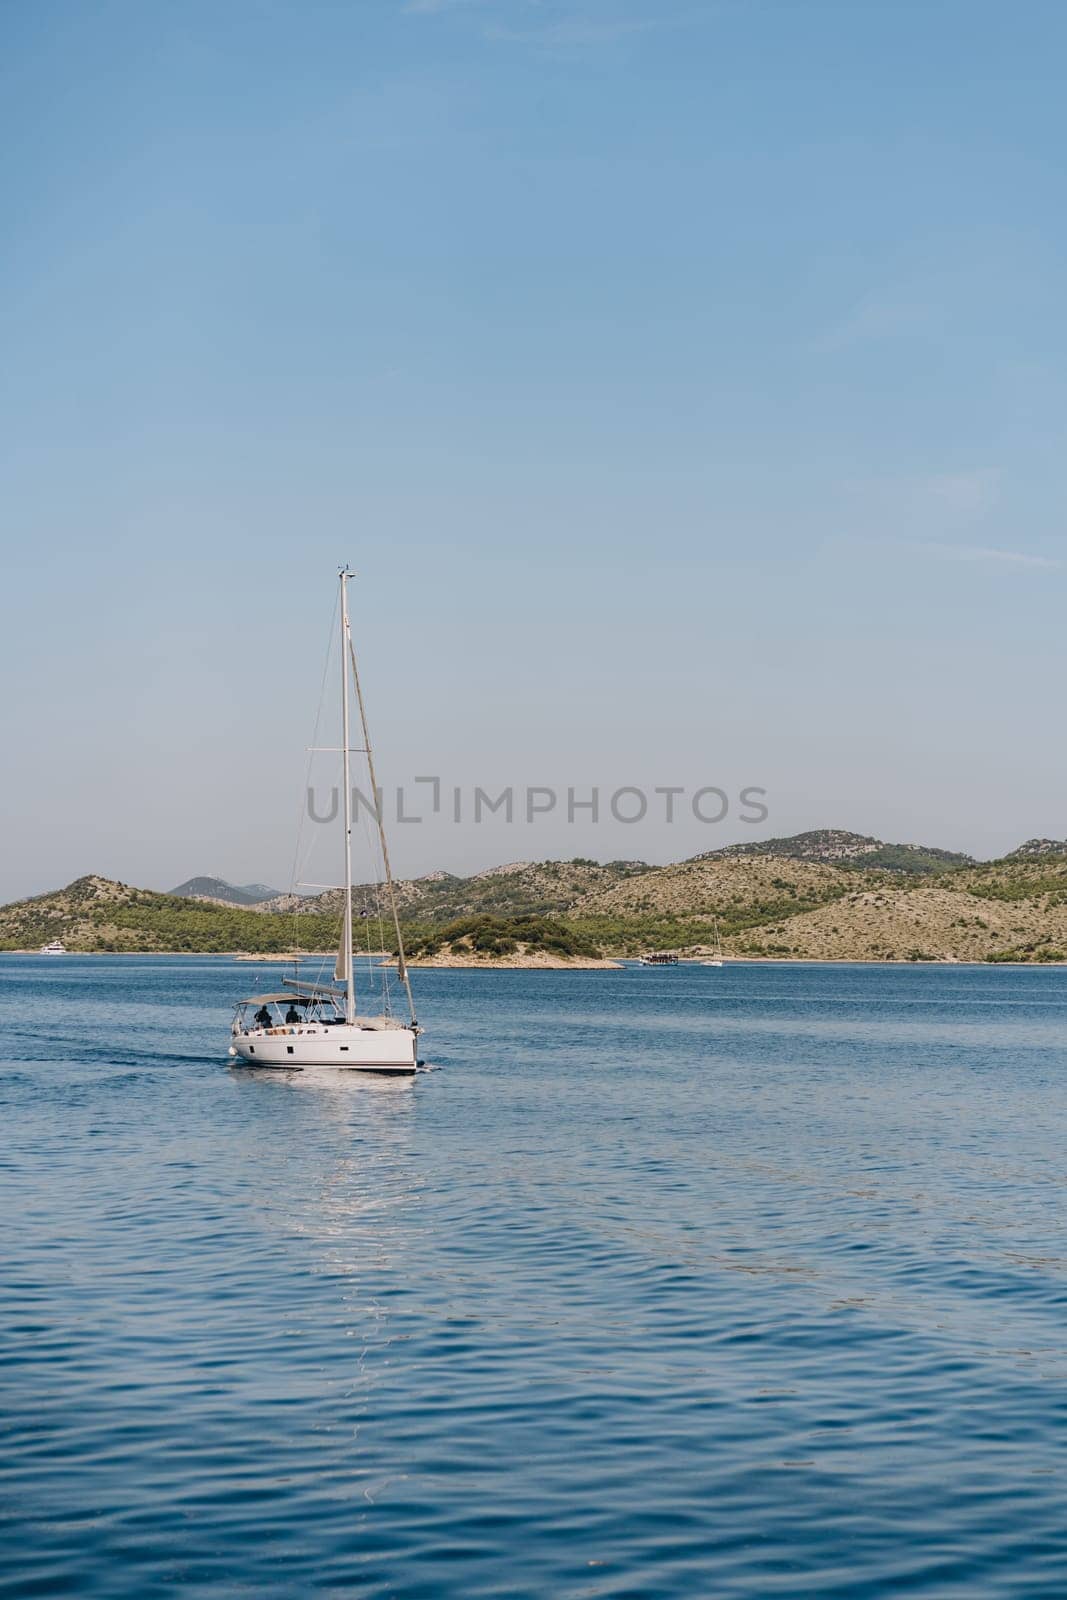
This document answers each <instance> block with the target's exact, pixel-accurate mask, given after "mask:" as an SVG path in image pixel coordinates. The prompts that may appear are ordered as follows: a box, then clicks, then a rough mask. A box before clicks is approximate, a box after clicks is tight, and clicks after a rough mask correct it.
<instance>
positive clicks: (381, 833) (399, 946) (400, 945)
mask: <svg viewBox="0 0 1067 1600" xmlns="http://www.w3.org/2000/svg"><path fill="white" fill-rule="evenodd" d="M348 654H349V657H350V658H351V661H352V677H353V680H354V682H355V685H356V701H357V703H358V705H359V722H360V727H361V728H362V729H363V747H364V750H365V752H366V756H367V771H368V773H369V775H370V791H371V794H372V795H373V796H374V810H375V814H376V816H377V819H378V838H379V839H380V841H381V846H382V864H383V865H384V867H385V889H386V894H387V895H388V897H389V909H390V911H391V912H392V913H393V927H394V929H395V930H396V950H397V957H396V966H397V975H398V976H399V977H400V978H401V979H402V981H403V984H404V993H405V994H406V995H407V997H408V1010H409V1011H410V1013H411V1022H412V1026H414V1024H415V996H414V995H413V994H412V992H411V979H410V978H409V977H408V964H407V961H406V960H405V959H404V935H403V934H402V933H401V932H400V913H399V912H398V910H397V905H396V893H395V891H394V889H393V869H392V867H391V866H390V865H389V846H388V844H387V843H386V840H385V818H384V816H383V815H382V810H383V808H382V807H381V806H380V805H379V804H378V780H377V778H376V777H375V773H374V751H373V749H372V748H371V742H370V729H369V728H368V726H367V708H366V706H365V705H364V704H363V689H362V686H361V684H360V681H359V667H358V666H357V665H356V650H355V646H354V645H353V643H352V632H351V629H349V634H348Z"/></svg>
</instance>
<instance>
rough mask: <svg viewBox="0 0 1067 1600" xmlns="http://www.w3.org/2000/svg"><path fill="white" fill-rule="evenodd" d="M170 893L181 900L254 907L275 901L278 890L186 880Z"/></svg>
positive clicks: (213, 880) (259, 885) (258, 885)
mask: <svg viewBox="0 0 1067 1600" xmlns="http://www.w3.org/2000/svg"><path fill="white" fill-rule="evenodd" d="M170 893H171V894H172V895H175V896H177V897H178V898H179V899H183V900H210V901H213V902H214V903H215V904H216V905H229V906H256V905H262V904H263V902H264V901H267V900H274V899H277V898H278V896H279V895H280V894H281V891H280V890H279V889H271V888H270V887H268V885H267V884H265V883H242V884H234V883H227V882H226V879H225V878H186V880H185V882H184V883H180V884H179V885H178V887H177V888H176V889H171V891H170Z"/></svg>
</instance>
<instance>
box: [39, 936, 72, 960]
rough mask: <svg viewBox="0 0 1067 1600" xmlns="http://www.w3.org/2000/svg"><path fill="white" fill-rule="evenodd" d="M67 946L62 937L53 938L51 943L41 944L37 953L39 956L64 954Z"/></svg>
mask: <svg viewBox="0 0 1067 1600" xmlns="http://www.w3.org/2000/svg"><path fill="white" fill-rule="evenodd" d="M66 953H67V947H66V945H65V944H64V943H63V941H62V939H53V940H52V942H51V944H43V945H42V946H41V948H40V950H38V952H37V954H38V955H41V956H65V955H66Z"/></svg>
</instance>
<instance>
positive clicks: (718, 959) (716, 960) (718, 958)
mask: <svg viewBox="0 0 1067 1600" xmlns="http://www.w3.org/2000/svg"><path fill="white" fill-rule="evenodd" d="M704 965H705V966H706V967H721V966H722V936H721V934H720V933H719V919H718V917H716V919H715V952H714V954H713V955H711V956H710V957H709V958H708V959H707V960H706V961H705V962H704Z"/></svg>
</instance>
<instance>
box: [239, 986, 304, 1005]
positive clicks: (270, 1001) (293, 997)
mask: <svg viewBox="0 0 1067 1600" xmlns="http://www.w3.org/2000/svg"><path fill="white" fill-rule="evenodd" d="M314 1002H315V996H314V995H312V994H293V992H292V991H291V990H286V992H285V993H284V994H250V995H249V996H248V999H247V1000H238V1001H237V1002H236V1004H237V1005H239V1006H280V1005H282V1004H283V1003H284V1004H285V1005H288V1006H310V1005H313V1004H314Z"/></svg>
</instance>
